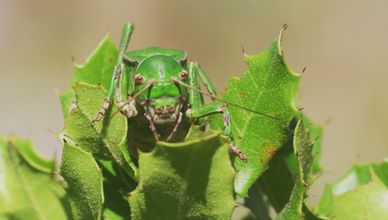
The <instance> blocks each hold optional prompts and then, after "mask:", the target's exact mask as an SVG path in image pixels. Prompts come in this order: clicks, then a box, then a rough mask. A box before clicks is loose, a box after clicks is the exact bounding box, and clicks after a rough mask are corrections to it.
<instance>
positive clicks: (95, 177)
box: [61, 143, 104, 220]
mask: <svg viewBox="0 0 388 220" xmlns="http://www.w3.org/2000/svg"><path fill="white" fill-rule="evenodd" d="M61 175H62V176H63V178H64V179H65V181H66V183H67V187H66V191H67V193H68V196H69V200H70V205H71V209H72V214H73V218H74V219H76V220H78V219H82V220H84V219H101V213H102V206H103V202H104V194H103V188H102V187H103V185H102V181H103V178H102V173H101V169H100V168H99V166H98V165H97V163H96V161H95V160H94V158H93V156H92V154H91V153H88V152H86V151H84V150H82V149H81V148H78V147H75V146H72V145H70V144H67V143H65V144H64V149H63V155H62V164H61Z"/></svg>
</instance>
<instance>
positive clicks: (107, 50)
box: [73, 36, 118, 90]
mask: <svg viewBox="0 0 388 220" xmlns="http://www.w3.org/2000/svg"><path fill="white" fill-rule="evenodd" d="M117 53H118V52H117V48H116V45H115V43H114V42H113V41H112V40H111V39H110V37H109V36H106V37H105V38H104V39H103V40H102V41H101V42H100V44H99V45H98V47H97V48H96V50H95V51H94V52H93V53H92V55H91V56H90V57H89V58H88V59H87V60H86V62H85V63H84V64H83V65H76V66H75V69H74V78H73V83H75V82H84V83H88V84H93V85H101V86H102V87H104V88H105V89H106V90H108V89H109V86H110V82H111V80H112V75H113V69H114V65H115V64H116V60H117Z"/></svg>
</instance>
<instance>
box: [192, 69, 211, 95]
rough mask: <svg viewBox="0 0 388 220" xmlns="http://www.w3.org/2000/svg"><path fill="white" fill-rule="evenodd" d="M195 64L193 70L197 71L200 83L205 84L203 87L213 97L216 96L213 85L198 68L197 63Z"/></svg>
mask: <svg viewBox="0 0 388 220" xmlns="http://www.w3.org/2000/svg"><path fill="white" fill-rule="evenodd" d="M194 64H195V68H196V69H197V71H196V72H197V73H198V75H199V78H200V79H201V81H202V83H203V84H205V87H206V89H207V91H208V92H209V93H210V94H211V95H213V96H217V92H216V89H215V87H214V85H213V83H212V82H211V81H210V79H209V77H208V75H207V74H206V73H205V72H204V71H203V70H202V68H201V66H199V64H198V63H196V62H195V63H194Z"/></svg>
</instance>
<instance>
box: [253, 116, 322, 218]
mask: <svg viewBox="0 0 388 220" xmlns="http://www.w3.org/2000/svg"><path fill="white" fill-rule="evenodd" d="M301 118H303V123H304V127H305V128H306V130H305V132H306V135H307V136H309V137H310V143H313V146H312V156H313V162H312V167H311V172H312V174H315V172H318V171H320V165H319V159H317V158H316V157H318V156H319V152H320V142H319V141H320V139H321V136H318V135H320V134H321V133H322V128H321V127H320V126H317V125H315V124H314V123H312V122H311V121H310V120H309V119H308V118H306V116H302V115H300V116H299V117H296V118H294V120H293V121H295V120H296V119H301ZM295 126H296V122H295V123H294V122H292V123H291V126H290V127H292V128H293V129H295ZM297 172H298V160H297V158H296V156H295V154H294V150H293V139H291V140H289V141H288V142H287V143H286V144H285V145H284V146H282V148H281V149H280V150H279V151H278V152H276V155H275V156H274V157H273V158H272V160H271V161H270V163H269V168H268V169H267V170H266V171H265V172H264V173H263V175H262V176H261V177H260V178H259V180H258V182H256V184H255V185H254V186H253V187H252V188H251V190H250V191H249V198H248V199H247V203H251V200H254V199H256V198H257V197H260V196H262V195H260V193H263V194H264V195H265V196H266V197H267V198H268V201H269V203H270V206H272V207H273V208H274V210H275V211H276V212H277V213H279V212H280V211H281V210H282V209H283V208H284V206H285V205H286V204H287V203H288V200H289V198H290V195H291V192H292V190H293V185H294V182H295V179H296V178H297ZM258 192H259V193H258ZM250 208H251V209H253V210H254V209H255V208H256V207H255V206H252V207H250ZM303 213H304V216H305V218H306V219H314V218H315V216H314V213H312V212H311V211H310V210H308V208H307V207H306V206H304V209H303Z"/></svg>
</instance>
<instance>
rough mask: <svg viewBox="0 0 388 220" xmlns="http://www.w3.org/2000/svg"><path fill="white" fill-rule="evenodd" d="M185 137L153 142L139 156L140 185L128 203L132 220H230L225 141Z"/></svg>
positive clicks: (212, 134) (230, 173)
mask: <svg viewBox="0 0 388 220" xmlns="http://www.w3.org/2000/svg"><path fill="white" fill-rule="evenodd" d="M198 132H201V131H200V130H199V129H198V128H196V127H194V128H192V130H191V131H190V133H191V135H193V136H197V135H198ZM189 136H190V135H189ZM188 139H189V140H188V141H185V142H180V143H166V142H157V144H156V147H155V149H153V151H151V152H150V153H140V155H139V167H140V168H139V169H140V170H139V172H140V173H141V175H140V182H139V185H138V187H137V189H136V190H135V191H134V192H133V193H131V195H130V199H129V202H130V205H131V215H132V219H134V220H136V219H146V220H148V219H150V220H151V219H171V220H173V219H230V217H231V214H232V210H233V208H234V202H233V184H232V183H233V176H234V171H233V168H232V165H231V162H230V160H229V152H228V145H227V143H226V141H225V139H224V138H223V136H221V135H220V133H215V132H209V133H205V134H202V137H201V138H199V139H194V140H190V138H188Z"/></svg>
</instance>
